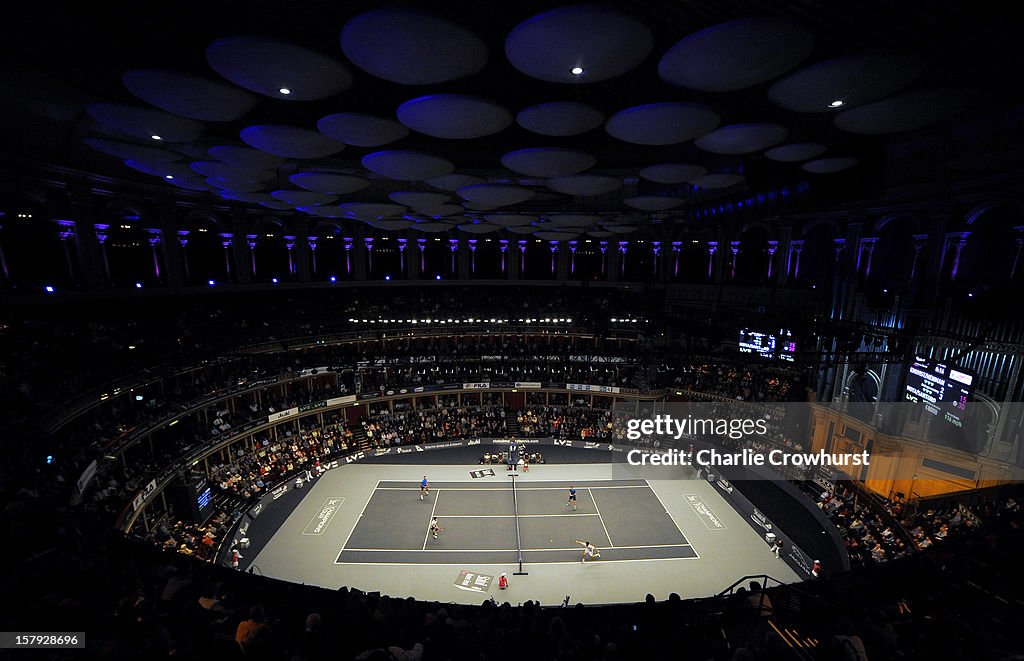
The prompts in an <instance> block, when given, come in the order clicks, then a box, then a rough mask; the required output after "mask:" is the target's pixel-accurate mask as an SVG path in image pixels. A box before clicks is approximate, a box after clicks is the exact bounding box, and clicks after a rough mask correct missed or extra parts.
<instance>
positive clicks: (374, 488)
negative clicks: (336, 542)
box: [341, 480, 380, 551]
mask: <svg viewBox="0 0 1024 661" xmlns="http://www.w3.org/2000/svg"><path fill="white" fill-rule="evenodd" d="M379 486H380V480H377V484H376V486H374V487H373V491H371V492H370V497H369V498H367V499H366V502H365V503H363V509H361V510H359V517H358V518H356V523H355V525H354V526H352V529H351V530H349V531H348V535H346V536H345V541H344V542H342V544H341V550H342V551H344V550H345V546H346V545H347V544H348V540H350V539H351V538H352V533H354V532H355V531H356V526H358V525H359V519H361V518H363V512H365V511H366V507H367V506H368V505H369V504H370V501H371V500H373V494H374V493H376V491H377V487H379Z"/></svg>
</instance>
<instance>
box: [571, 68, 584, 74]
mask: <svg viewBox="0 0 1024 661" xmlns="http://www.w3.org/2000/svg"><path fill="white" fill-rule="evenodd" d="M581 73H583V67H573V68H572V75H574V76H578V75H580V74H581Z"/></svg>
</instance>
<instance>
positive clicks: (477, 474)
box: [469, 468, 494, 479]
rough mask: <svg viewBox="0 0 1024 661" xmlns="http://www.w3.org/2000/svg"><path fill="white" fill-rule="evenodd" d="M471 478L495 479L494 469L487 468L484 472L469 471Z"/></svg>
mask: <svg viewBox="0 0 1024 661" xmlns="http://www.w3.org/2000/svg"><path fill="white" fill-rule="evenodd" d="M469 476H470V477H471V478H473V479H477V478H481V477H494V469H493V468H485V469H483V470H478V471H469Z"/></svg>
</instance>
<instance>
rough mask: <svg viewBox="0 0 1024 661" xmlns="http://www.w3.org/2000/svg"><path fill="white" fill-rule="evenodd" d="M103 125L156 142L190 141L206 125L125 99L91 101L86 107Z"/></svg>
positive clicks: (200, 132) (197, 135)
mask: <svg viewBox="0 0 1024 661" xmlns="http://www.w3.org/2000/svg"><path fill="white" fill-rule="evenodd" d="M85 111H86V112H87V113H89V116H90V117H92V118H93V119H95V120H96V121H97V122H99V123H100V124H102V125H103V126H105V127H107V128H109V129H113V130H115V131H119V132H121V133H125V134H127V135H131V136H134V137H136V138H142V139H143V140H152V141H153V143H154V144H159V143H166V142H191V141H192V140H195V139H196V138H198V137H199V136H200V134H202V132H203V125H202V123H201V122H197V121H195V120H194V119H186V118H185V117H178V116H177V115H172V114H170V113H167V112H163V111H161V110H153V109H152V108H142V107H139V106H130V105H126V104H123V103H92V104H90V105H88V106H87V107H86V109H85Z"/></svg>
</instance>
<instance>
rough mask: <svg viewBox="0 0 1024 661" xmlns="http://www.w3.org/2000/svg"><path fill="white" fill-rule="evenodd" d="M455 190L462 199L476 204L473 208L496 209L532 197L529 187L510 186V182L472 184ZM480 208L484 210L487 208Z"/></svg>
mask: <svg viewBox="0 0 1024 661" xmlns="http://www.w3.org/2000/svg"><path fill="white" fill-rule="evenodd" d="M455 192H456V193H458V194H459V197H461V198H462V199H464V200H467V201H468V202H471V203H473V204H475V205H478V206H475V207H474V208H479V207H490V208H492V209H496V208H498V207H506V206H508V205H510V204H519V203H520V202H525V201H527V200H529V199H530V198H531V197H533V191H532V190H530V189H529V188H523V187H521V186H512V185H510V184H473V185H470V186H463V187H462V188H460V189H459V190H457V191H455ZM482 210H484V211H486V210H487V209H482Z"/></svg>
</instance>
